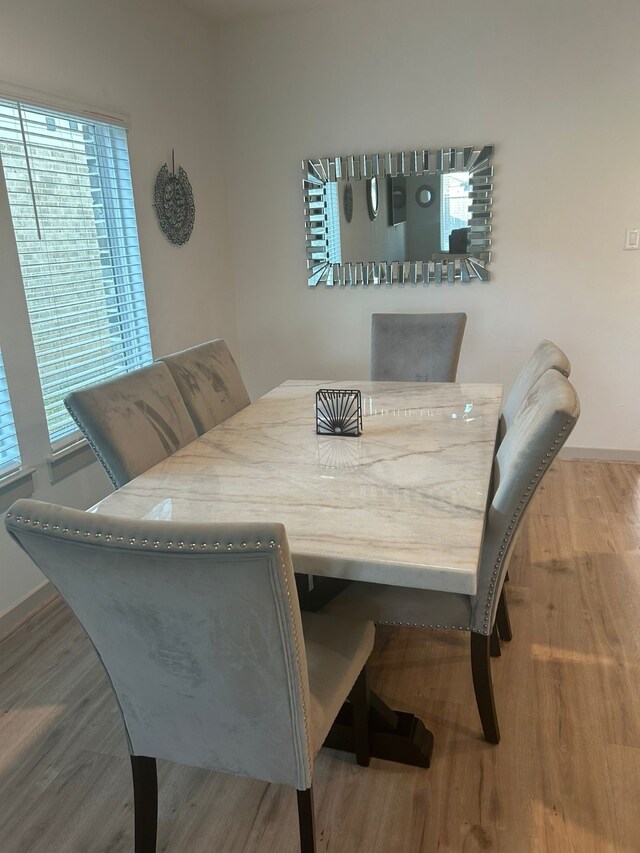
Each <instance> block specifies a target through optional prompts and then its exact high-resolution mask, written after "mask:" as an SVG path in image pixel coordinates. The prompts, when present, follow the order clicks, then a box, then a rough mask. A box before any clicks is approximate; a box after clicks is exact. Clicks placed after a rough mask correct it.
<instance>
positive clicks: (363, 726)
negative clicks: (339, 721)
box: [350, 666, 371, 767]
mask: <svg viewBox="0 0 640 853" xmlns="http://www.w3.org/2000/svg"><path fill="white" fill-rule="evenodd" d="M350 698H351V709H352V711H353V733H354V736H355V741H356V761H357V762H358V764H359V765H360V766H361V767H368V766H369V762H370V761H371V754H370V752H369V706H370V698H369V685H368V683H367V668H366V666H365V667H363V669H362V672H361V673H360V675H359V676H358V679H357V681H356V683H355V684H354V685H353V689H352V690H351V696H350Z"/></svg>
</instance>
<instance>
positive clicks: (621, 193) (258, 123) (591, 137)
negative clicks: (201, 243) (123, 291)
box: [218, 0, 640, 451]
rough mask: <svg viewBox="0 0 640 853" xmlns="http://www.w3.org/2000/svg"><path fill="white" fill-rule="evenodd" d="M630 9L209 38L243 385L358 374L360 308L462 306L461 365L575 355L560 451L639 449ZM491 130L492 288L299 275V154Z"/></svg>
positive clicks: (389, 9) (515, 9) (336, 25)
mask: <svg viewBox="0 0 640 853" xmlns="http://www.w3.org/2000/svg"><path fill="white" fill-rule="evenodd" d="M639 31H640V4H638V3H637V0H613V2H611V3H607V4H604V3H602V2H601V0H561V2H558V0H535V2H534V0H531V2H528V3H526V4H525V3H523V2H514V3H507V2H504V0H485V2H482V3H479V2H477V0H453V2H449V3H437V4H436V3H425V2H423V0H420V2H418V0H415V2H413V0H412V1H411V2H409V0H397V2H393V3H392V2H387V3H381V2H367V3H363V4H357V3H356V4H352V5H349V6H347V7H344V8H343V7H341V8H340V10H339V12H338V11H334V10H332V8H331V6H327V7H326V8H324V9H322V10H318V11H314V12H305V13H300V14H297V15H282V16H278V17H274V18H270V19H263V20H260V21H253V22H244V23H239V24H237V25H228V26H227V27H225V28H224V30H222V31H221V33H220V38H219V42H218V55H219V75H218V76H219V78H220V79H224V80H225V86H224V88H223V92H222V94H223V97H224V111H223V119H224V123H225V127H226V129H227V134H226V144H227V157H226V161H225V162H226V165H227V174H228V182H229V183H228V186H229V220H230V226H231V245H232V249H233V256H234V284H235V288H236V297H237V299H238V306H239V316H238V322H239V330H240V354H241V363H242V367H243V370H244V372H245V375H246V377H247V380H248V383H249V386H250V390H251V391H252V392H253V393H254V394H255V393H262V392H264V391H266V390H268V389H269V388H271V387H273V386H274V385H275V384H276V383H278V382H280V381H282V380H283V379H286V378H290V377H293V376H296V377H300V378H304V377H322V376H326V377H345V378H346V377H350V378H355V379H357V378H361V377H365V376H367V375H368V370H369V364H368V362H369V334H370V333H369V324H370V316H371V314H372V313H373V312H374V311H416V312H418V311H460V310H464V311H466V312H467V313H468V315H469V321H468V324H467V332H466V337H465V342H464V345H463V349H462V357H461V362H460V372H459V376H460V378H461V379H463V380H501V381H503V382H504V383H506V384H507V385H509V384H510V383H511V382H512V381H513V379H514V377H515V374H516V372H517V369H518V367H519V365H520V364H521V363H522V362H523V361H524V360H525V359H526V357H527V356H528V354H529V352H530V351H531V350H532V348H533V347H534V345H535V344H536V343H537V342H538V340H540V338H542V337H550V338H552V339H553V340H555V341H557V343H558V344H560V345H561V346H562V347H564V348H565V349H566V350H567V352H568V353H569V354H570V355H571V358H572V360H573V363H574V373H573V376H574V380H575V383H576V386H577V387H578V389H579V391H580V395H581V398H582V404H583V415H582V420H581V422H580V424H579V425H578V428H577V429H576V431H575V433H574V435H573V436H572V439H571V441H572V444H573V445H574V446H582V447H595V448H621V449H625V450H629V449H632V450H633V449H635V450H636V451H637V450H638V449H640V432H639V430H638V426H637V425H638V422H639V421H640V395H638V393H637V388H638V379H637V374H638V367H639V366H640V357H639V356H640V334H638V322H639V317H640V252H624V251H623V245H624V230H625V228H628V227H640V195H639V194H638V187H639V186H640V159H639V158H638V151H640V122H639V121H638V109H637V103H636V100H637V98H636V90H637V85H638V81H639V80H640V51H638V46H637V34H638V32H639ZM472 143H475V144H484V143H494V144H495V145H496V157H495V164H496V177H495V212H496V215H495V255H494V262H493V265H492V276H493V278H492V281H491V282H490V283H488V284H473V285H469V286H461V285H455V286H451V287H449V286H446V285H444V286H441V287H435V286H434V285H432V286H430V287H429V288H428V289H422V287H419V288H416V289H413V288H407V287H405V288H404V289H398V288H396V287H394V288H382V289H374V288H369V289H367V290H363V289H357V290H356V289H341V290H338V289H335V290H334V289H325V288H323V287H318V288H316V289H315V290H310V289H308V288H307V286H306V283H305V256H304V233H303V226H302V191H301V187H300V172H299V163H300V161H301V160H302V159H303V158H305V157H309V156H322V155H324V154H327V155H328V154H349V153H355V152H376V151H377V152H383V151H387V150H398V149H399V148H405V149H409V148H413V147H437V146H440V145H464V144H472Z"/></svg>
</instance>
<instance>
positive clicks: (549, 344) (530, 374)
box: [500, 340, 571, 438]
mask: <svg viewBox="0 0 640 853" xmlns="http://www.w3.org/2000/svg"><path fill="white" fill-rule="evenodd" d="M547 370H558V371H559V372H560V373H562V375H563V376H569V374H570V373H571V362H570V361H569V359H568V358H567V356H566V355H565V353H564V352H563V351H562V350H561V349H560V347H559V346H556V344H554V343H553V341H547V340H543V341H540V343H539V344H538V346H537V347H536V348H535V350H534V351H533V353H532V354H531V356H530V357H529V360H528V361H527V362H526V364H525V365H524V366H523V367H522V370H521V371H520V373H519V374H518V376H517V378H516V381H515V382H514V383H513V387H512V388H511V391H510V392H509V395H508V397H507V399H506V401H505V404H504V406H503V408H502V417H501V419H500V423H501V427H500V429H501V438H503V437H504V434H505V433H506V432H507V430H508V429H509V427H510V425H511V423H512V421H513V419H514V418H515V416H516V412H517V411H518V409H519V408H520V406H521V405H522V403H523V402H524V399H525V397H526V396H527V394H528V393H529V391H530V390H531V389H532V388H533V386H534V385H535V384H536V382H537V381H538V379H540V377H541V376H542V375H543V374H544V373H545V372H546V371H547Z"/></svg>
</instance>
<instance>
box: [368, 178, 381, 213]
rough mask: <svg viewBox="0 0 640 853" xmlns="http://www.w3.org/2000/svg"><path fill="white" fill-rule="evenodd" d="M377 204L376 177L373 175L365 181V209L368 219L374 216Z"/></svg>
mask: <svg viewBox="0 0 640 853" xmlns="http://www.w3.org/2000/svg"><path fill="white" fill-rule="evenodd" d="M379 206H380V198H379V196H378V179H377V178H376V176H375V175H374V176H373V177H372V178H369V180H368V181H367V210H368V211H369V219H371V220H373V219H375V218H376V216H377V215H378V208H379Z"/></svg>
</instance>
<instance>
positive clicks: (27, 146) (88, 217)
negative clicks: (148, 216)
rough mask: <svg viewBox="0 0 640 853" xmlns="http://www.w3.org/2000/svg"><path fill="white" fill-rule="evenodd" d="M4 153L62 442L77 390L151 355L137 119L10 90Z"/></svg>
mask: <svg viewBox="0 0 640 853" xmlns="http://www.w3.org/2000/svg"><path fill="white" fill-rule="evenodd" d="M0 156H1V157H2V165H3V168H4V174H5V179H6V184H7V193H8V196H9V204H10V207H11V216H12V220H13V227H14V231H15V238H16V244H17V248H18V254H19V257H20V267H21V271H22V278H23V283H24V288H25V293H26V299H27V306H28V310H29V318H30V322H31V331H32V335H33V342H34V348H35V354H36V361H37V365H38V372H39V375H40V383H41V385H42V392H43V397H44V404H45V413H46V418H47V425H48V429H49V436H50V439H51V442H52V444H55V443H58V442H61V441H64V440H65V439H68V436H70V435H71V434H73V433H75V432H76V427H75V424H74V423H73V421H72V420H71V418H70V417H69V415H68V414H67V411H66V409H65V408H64V404H63V399H64V397H65V396H66V395H67V394H68V393H69V392H70V391H73V390H75V389H77V388H81V387H83V386H86V385H92V384H94V383H95V382H99V381H102V380H105V379H110V378H113V377H114V376H117V375H119V374H122V373H127V372H129V371H131V370H135V369H136V368H138V367H142V366H143V365H145V364H148V363H149V362H150V361H151V345H150V340H149V327H148V322H147V310H146V304H145V297H144V285H143V281H142V267H141V262H140V251H139V246H138V234H137V228H136V220H135V210H134V203H133V191H132V186H131V173H130V167H129V155H128V150H127V139H126V131H125V130H124V128H122V127H119V126H116V125H110V124H106V123H102V122H99V121H94V120H92V119H87V118H86V117H82V116H73V115H69V114H65V113H61V112H57V111H54V110H48V109H44V108H41V107H35V106H29V105H25V104H19V103H17V102H15V101H9V100H4V99H0Z"/></svg>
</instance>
